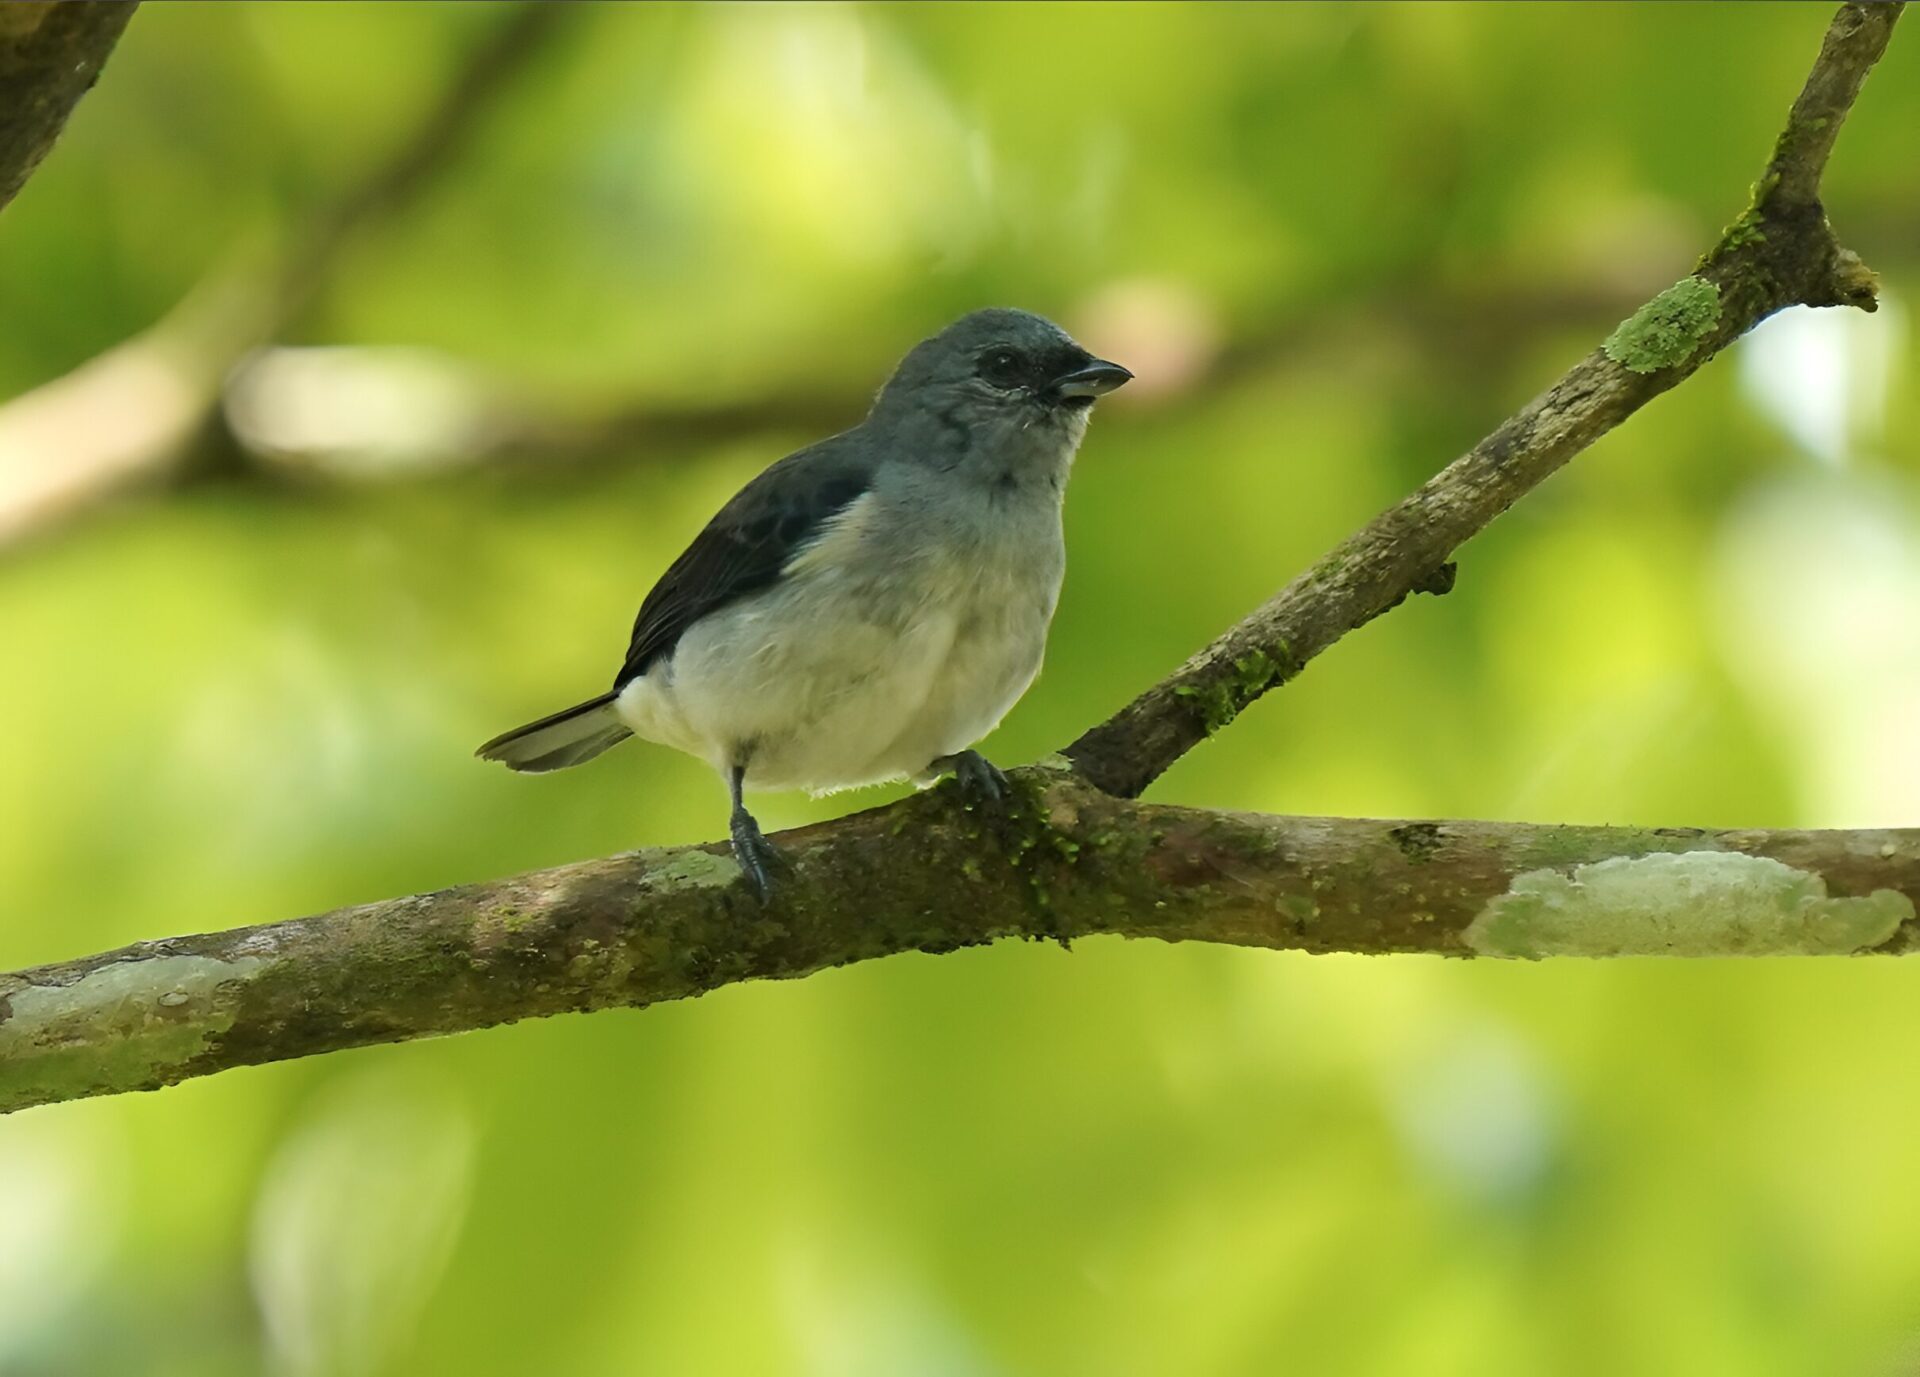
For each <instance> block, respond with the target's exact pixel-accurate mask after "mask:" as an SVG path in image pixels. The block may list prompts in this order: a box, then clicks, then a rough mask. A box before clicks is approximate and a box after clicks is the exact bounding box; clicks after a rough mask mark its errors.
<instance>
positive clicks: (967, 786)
mask: <svg viewBox="0 0 1920 1377" xmlns="http://www.w3.org/2000/svg"><path fill="white" fill-rule="evenodd" d="M927 769H928V772H929V773H932V774H941V773H944V772H945V771H948V770H951V771H952V772H953V782H954V783H955V784H958V785H959V786H960V792H961V793H962V794H964V795H966V796H967V797H968V798H969V799H972V800H974V801H976V802H979V803H1001V802H1003V801H1005V799H1006V797H1007V795H1008V794H1009V793H1010V792H1012V789H1013V786H1012V785H1011V784H1009V783H1008V782H1007V777H1006V775H1004V774H1002V773H1001V771H1000V767H999V766H997V765H995V764H994V763H993V762H992V761H991V760H988V759H987V758H986V757H985V756H984V755H981V754H980V752H978V751H961V752H959V753H958V754H955V755H943V756H941V757H940V758H939V759H938V760H936V761H934V762H933V764H932V765H930V766H928V767H927Z"/></svg>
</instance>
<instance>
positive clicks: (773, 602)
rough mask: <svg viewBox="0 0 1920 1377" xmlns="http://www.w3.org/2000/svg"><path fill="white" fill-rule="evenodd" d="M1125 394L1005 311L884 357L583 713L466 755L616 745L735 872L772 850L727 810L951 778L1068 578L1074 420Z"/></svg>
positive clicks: (552, 756) (671, 599) (965, 766)
mask: <svg viewBox="0 0 1920 1377" xmlns="http://www.w3.org/2000/svg"><path fill="white" fill-rule="evenodd" d="M1132 376H1133V375H1132V374H1131V373H1129V372H1128V371H1127V370H1126V369H1124V368H1122V367H1121V366H1120V365H1119V364H1116V363H1108V362H1106V361H1105V360H1103V359H1097V358H1095V357H1094V356H1093V355H1091V354H1089V353H1088V352H1087V351H1086V350H1085V349H1082V348H1081V347H1080V346H1079V345H1078V344H1075V343H1074V342H1073V340H1072V339H1070V338H1069V337H1068V336H1067V334H1066V332H1065V331H1063V330H1061V329H1060V327H1059V326H1057V325H1055V324H1053V323H1052V322H1051V321H1048V320H1044V319H1042V318H1041V317H1039V316H1036V315H1032V314H1030V313H1028V312H1026V311H1014V310H985V311H975V312H974V313H973V314H971V315H968V316H963V317H962V318H961V319H959V320H957V321H955V322H954V323H953V324H952V325H950V326H948V327H947V328H946V329H945V330H942V331H941V332H940V333H939V334H937V335H935V336H934V337H933V338H931V339H929V340H925V341H923V342H922V343H920V344H918V345H916V346H915V347H914V348H913V350H912V351H911V352H910V353H908V355H907V356H906V358H905V359H903V360H901V363H900V367H899V368H898V369H896V370H895V371H894V374H893V377H892V378H891V379H889V380H888V382H887V384H886V386H885V387H883V388H881V390H880V394H879V396H878V398H877V399H876V400H875V401H874V404H873V408H872V410H871V411H869V412H868V413H867V418H866V419H865V420H864V421H862V422H861V423H860V424H859V425H857V426H855V427H854V428H853V429H851V430H848V431H845V432H843V433H842V434H839V435H836V436H834V437H832V438H831V439H828V440H822V441H821V442H820V443H819V444H816V445H810V446H808V447H807V448H806V449H803V450H801V451H799V452H798V453H797V454H790V455H788V456H787V457H786V458H785V459H782V460H781V461H780V462H779V463H777V464H774V465H773V466H772V467H771V468H769V469H767V470H766V471H765V472H764V473H762V474H761V475H760V476H759V477H758V478H756V479H754V480H753V481H752V482H751V483H749V484H747V486H746V487H745V488H743V489H741V490H740V492H739V494H738V495H736V496H735V497H734V498H733V500H732V501H730V502H728V503H727V505H726V506H724V507H722V508H721V509H720V513H719V515H717V516H715V517H714V518H713V520H712V521H710V522H708V523H707V527H706V529H705V530H703V531H701V532H700V534H699V535H698V536H696V537H695V538H694V541H693V544H692V545H690V546H688V547H687V550H686V553H684V554H683V555H681V556H680V558H679V559H677V560H675V561H674V562H673V565H672V567H671V568H669V569H668V570H667V572H666V573H665V574H664V575H663V576H662V577H661V579H660V582H659V583H657V584H655V585H654V589H653V591H652V592H651V593H649V594H647V598H646V601H645V602H644V603H643V604H642V605H641V607H640V615H639V617H638V619H637V620H636V621H635V622H634V626H633V640H632V643H631V644H630V645H629V646H628V649H627V658H626V663H625V664H623V665H621V667H620V673H619V674H618V675H617V676H616V677H615V679H614V681H613V687H612V688H611V689H610V690H608V691H607V692H606V693H603V694H601V695H600V696H599V697H598V698H590V699H588V700H587V701H586V702H584V703H580V704H577V705H576V706H574V707H571V708H568V709H566V710H565V711H564V712H557V713H555V714H553V715H552V716H551V717H543V718H541V719H540V720H539V721H538V722H533V723H529V724H528V725H527V726H524V727H520V728H518V729H516V730H514V731H510V732H507V733H506V734H505V735H503V736H497V737H495V738H494V739H493V740H491V741H489V742H487V744H486V745H484V746H482V747H481V748H480V750H479V755H480V756H481V757H482V758H484V759H487V760H498V761H502V762H504V763H505V764H506V765H508V766H510V767H511V768H513V769H515V770H527V771H544V770H558V769H563V768H565V767H566V766H569V765H578V764H580V763H581V762H582V761H585V760H591V759H592V758H593V757H594V756H596V755H599V754H600V752H602V751H604V750H606V749H607V748H608V747H609V746H613V745H617V744H618V743H619V742H621V741H624V740H626V739H627V738H628V737H629V736H635V735H638V736H641V737H643V738H645V739H646V740H648V741H656V742H659V743H660V744H662V745H666V746H672V747H675V748H676V749H678V750H682V751H685V752H687V753H688V754H689V755H694V756H698V757H699V758H700V759H702V760H704V761H706V762H708V763H709V764H710V765H712V766H713V767H714V769H716V770H718V771H719V772H720V775H721V777H722V778H723V779H725V781H726V783H727V788H728V791H729V793H730V795H731V798H732V802H733V814H732V819H731V834H732V838H733V851H734V855H735V857H736V858H737V859H738V861H739V863H740V868H741V869H742V870H743V871H744V872H745V873H746V875H747V877H748V878H749V879H750V880H751V881H752V883H753V885H754V887H755V888H756V889H757V890H758V891H759V893H760V895H761V896H762V897H763V898H764V897H766V896H767V895H768V894H769V893H771V889H772V877H771V874H770V871H771V869H772V868H773V866H774V865H775V864H776V863H777V862H778V859H779V853H778V852H777V851H776V850H775V849H774V847H773V845H772V843H770V842H769V841H767V839H766V838H765V837H764V836H763V835H762V834H761V832H760V827H759V824H758V823H756V822H755V821H754V820H753V816H752V814H750V813H749V812H748V811H747V808H746V804H745V802H744V801H743V799H742V794H743V793H744V791H746V790H748V789H755V790H776V789H808V790H811V791H813V792H815V793H826V792H829V791H832V790H836V789H850V788H854V787H857V786H859V785H863V784H877V783H880V782H882V781H884V780H893V779H902V778H912V779H915V780H918V781H920V782H922V783H930V782H932V781H933V780H935V779H937V778H938V777H939V776H940V775H941V774H943V773H946V772H948V771H951V772H952V773H953V774H954V775H956V776H957V777H958V779H959V782H960V784H961V787H962V788H964V789H966V790H967V791H969V792H970V793H971V794H973V795H975V796H976V797H980V798H984V799H998V798H1000V797H1001V796H1002V795H1003V793H1004V790H1005V786H1006V777H1005V776H1004V775H1002V774H1001V773H1000V771H999V770H997V769H995V768H994V766H993V765H991V764H990V763H988V761H987V760H986V759H985V758H984V757H982V756H981V755H980V754H979V753H978V752H976V751H974V750H971V749H969V748H970V747H971V746H972V745H973V743H974V742H976V741H978V740H979V739H980V738H981V737H983V736H985V735H986V734H987V733H988V732H990V731H992V730H993V729H994V727H995V726H997V725H998V724H999V722H1000V719H1001V718H1002V717H1004V716H1005V715H1006V713H1007V710H1008V709H1009V708H1011V707H1012V706H1013V705H1014V703H1016V702H1017V701H1019V698H1020V695H1021V694H1023V693H1025V692H1026V691H1027V687H1028V685H1030V684H1031V683H1032V682H1033V680H1034V676H1035V675H1037V674H1038V673H1039V672H1040V659H1041V656H1042V654H1043V653H1044V651H1045V649H1046V641H1047V625H1048V623H1049V622H1051V621H1052V620H1053V609H1054V604H1055V603H1056V602H1057V601H1058V600H1059V596H1060V580H1061V577H1062V575H1063V574H1064V572H1065V569H1066V546H1065V542H1064V540H1063V538H1062V534H1061V528H1060V505H1061V498H1062V494H1063V491H1064V489H1065V488H1066V483H1067V470H1068V468H1069V467H1070V466H1071V464H1072V462H1073V454H1074V451H1075V449H1077V448H1078V447H1079V444H1080V438H1081V436H1082V435H1084V434H1085V433H1086V429H1087V417H1088V413H1089V411H1090V410H1091V408H1092V406H1093V402H1094V399H1095V398H1097V397H1100V396H1102V395H1103V394H1105V393H1107V392H1111V391H1112V390H1113V389H1114V388H1116V387H1118V386H1120V385H1121V384H1122V383H1124V382H1126V381H1127V380H1128V379H1129V378H1131V377H1132Z"/></svg>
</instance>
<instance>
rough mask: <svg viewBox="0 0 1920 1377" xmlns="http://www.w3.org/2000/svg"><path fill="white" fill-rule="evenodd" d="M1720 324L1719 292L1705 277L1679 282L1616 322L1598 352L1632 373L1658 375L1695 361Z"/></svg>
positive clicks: (1690, 278)
mask: <svg viewBox="0 0 1920 1377" xmlns="http://www.w3.org/2000/svg"><path fill="white" fill-rule="evenodd" d="M1719 323H1720V289H1719V288H1718V287H1716V286H1715V285H1714V284H1713V283H1711V282H1709V281H1707V280H1706V279H1705V278H1703V277H1683V278H1681V279H1680V280H1679V281H1678V282H1676V283H1674V284H1673V285H1672V286H1671V287H1669V288H1667V289H1666V290H1665V291H1664V292H1662V293H1660V295H1659V296H1656V297H1655V298H1654V299H1653V300H1652V301H1649V302H1648V303H1647V304H1646V305H1644V306H1642V307H1641V308H1640V309H1639V310H1637V311H1635V312H1634V313H1633V314H1632V315H1630V316H1628V317H1627V318H1626V319H1625V320H1623V321H1621V322H1620V325H1619V327H1618V328H1617V329H1615V330H1614V332H1613V333H1612V334H1611V335H1608V336H1607V341H1606V343H1605V344H1604V345H1603V346H1601V347H1602V348H1604V349H1605V350H1606V351H1607V357H1608V358H1610V359H1612V360H1613V361H1614V362H1615V363H1617V364H1619V365H1620V366H1621V367H1622V368H1625V369H1629V370H1631V371H1632V372H1635V373H1656V372H1658V371H1659V370H1660V369H1662V368H1673V367H1676V366H1678V365H1680V364H1683V363H1685V362H1686V361H1687V360H1688V359H1690V358H1692V357H1693V351H1694V350H1696V349H1698V348H1699V347H1700V342H1701V341H1702V340H1704V339H1705V338H1706V337H1707V335H1708V334H1709V333H1711V332H1712V330H1713V327H1714V326H1715V325H1717V324H1719Z"/></svg>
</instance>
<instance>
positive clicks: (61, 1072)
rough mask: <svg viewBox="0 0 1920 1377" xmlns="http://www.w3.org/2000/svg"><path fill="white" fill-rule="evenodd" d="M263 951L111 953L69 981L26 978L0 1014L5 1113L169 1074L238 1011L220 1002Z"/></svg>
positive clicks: (0, 1092) (0, 1105)
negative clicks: (117, 957)
mask: <svg viewBox="0 0 1920 1377" xmlns="http://www.w3.org/2000/svg"><path fill="white" fill-rule="evenodd" d="M263 964H265V963H264V962H263V961H262V960H261V959H260V958H259V957H254V956H243V957H239V958H237V959H235V960H230V961H228V960H221V959H220V958H218V957H212V956H156V957H150V958H148V959H146V960H136V961H115V962H112V963H110V964H108V965H105V966H101V967H100V968H99V969H97V970H94V971H90V972H89V973H88V974H86V975H85V976H83V977H81V978H80V979H79V980H76V981H74V982H73V983H72V984H70V985H54V984H48V985H25V986H22V987H20V988H17V989H14V990H12V991H11V992H9V993H8V994H7V997H6V999H5V1000H4V1001H0V1003H3V1004H4V1012H5V1017H4V1018H0V1111H4V1110H6V1109H8V1108H11V1107H13V1106H14V1105H16V1104H22V1103H26V1104H32V1103H37V1102H39V1101H40V1100H44V1099H71V1098H74V1097H75V1096H78V1095H84V1094H88V1093H91V1092H92V1091H93V1090H94V1089H95V1088H96V1087H107V1088H113V1089H118V1088H119V1087H120V1086H122V1085H125V1084H128V1083H129V1082H137V1081H139V1080H142V1079H150V1080H153V1081H165V1080H169V1079H172V1078H173V1077H171V1076H169V1075H168V1074H167V1073H168V1072H169V1071H170V1070H171V1069H173V1068H177V1067H182V1066H184V1065H185V1064H186V1063H187V1062H188V1061H190V1060H191V1059H192V1058H193V1057H195V1056H196V1055H198V1054H199V1053H201V1052H204V1051H205V1050H206V1049H207V1046H208V1044H209V1043H210V1042H211V1040H212V1039H213V1037H214V1036H216V1035H217V1034H219V1033H221V1032H224V1031H225V1030H226V1028H227V1027H229V1026H230V1025H231V1024H232V1022H233V1018H234V1013H233V1010H232V1009H230V1008H229V1009H221V1008H219V1007H217V1006H218V1005H219V1003H220V1002H221V1001H220V998H219V996H220V994H221V992H222V990H223V988H225V987H227V986H229V985H231V984H232V983H234V982H237V981H242V980H245V979H246V978H247V977H248V976H250V975H252V974H253V973H254V972H255V971H256V970H258V969H259V968H260V967H261V966H262V965H263Z"/></svg>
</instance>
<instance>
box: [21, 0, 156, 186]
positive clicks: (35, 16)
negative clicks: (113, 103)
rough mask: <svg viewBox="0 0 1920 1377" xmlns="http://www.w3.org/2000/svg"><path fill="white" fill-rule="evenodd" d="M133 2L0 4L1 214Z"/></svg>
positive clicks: (94, 74) (89, 81) (93, 74)
mask: <svg viewBox="0 0 1920 1377" xmlns="http://www.w3.org/2000/svg"><path fill="white" fill-rule="evenodd" d="M135 3H137V0H99V2H98V3H82V0H51V2H50V3H49V2H48V0H21V3H15V4H8V5H0V210H3V209H5V208H6V205H7V203H8V202H9V201H11V200H12V199H13V198H14V196H15V194H16V193H17V192H18V191H19V190H20V188H21V187H23V186H25V185H26V182H27V178H29V177H31V176H32V175H33V170H34V169H35V168H36V167H38V166H40V160H41V159H42V158H44V157H46V156H47V150H49V149H50V148H52V147H53V142H54V140H55V139H57V138H59V137H60V131H61V130H62V129H64V128H65V127H66V124H67V116H69V115H71V114H72V113H73V107H74V106H76V105H78V104H79V103H80V97H82V96H84V95H85V94H86V93H87V91H88V90H89V89H90V88H91V87H92V86H93V83H94V81H95V80H96V79H97V78H98V77H99V75H100V69H101V68H102V67H104V66H105V65H106V62H107V54H108V53H111V52H112V51H113V45H114V44H115V43H117V42H119V41H120V33H121V31H122V30H123V29H125V28H126V27H127V21H128V20H129V19H131V18H132V17H133V11H134V5H135Z"/></svg>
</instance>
